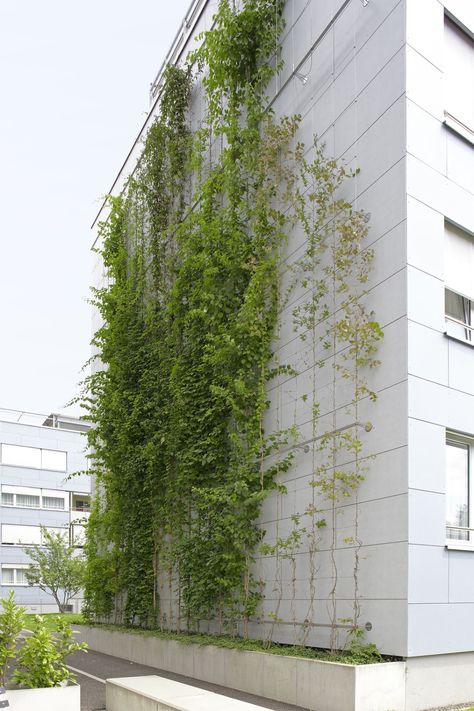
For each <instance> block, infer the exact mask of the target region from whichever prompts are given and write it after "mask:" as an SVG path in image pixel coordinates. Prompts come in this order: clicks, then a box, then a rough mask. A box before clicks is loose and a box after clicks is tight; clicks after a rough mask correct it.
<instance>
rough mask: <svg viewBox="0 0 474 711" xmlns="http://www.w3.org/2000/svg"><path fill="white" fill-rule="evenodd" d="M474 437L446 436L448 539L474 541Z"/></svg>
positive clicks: (453, 434)
mask: <svg viewBox="0 0 474 711" xmlns="http://www.w3.org/2000/svg"><path fill="white" fill-rule="evenodd" d="M473 453H474V438H470V437H466V436H464V435H460V434H456V433H454V432H448V433H447V435H446V466H447V471H446V538H447V539H448V540H456V541H467V542H472V541H473V540H474V537H473V536H472V532H471V531H470V528H471V518H472V517H471V482H470V477H471V473H472V462H473V461H474V460H473Z"/></svg>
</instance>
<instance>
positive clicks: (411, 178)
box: [95, 0, 474, 708]
mask: <svg viewBox="0 0 474 711" xmlns="http://www.w3.org/2000/svg"><path fill="white" fill-rule="evenodd" d="M215 7H216V4H215V3H214V2H206V1H204V0H197V1H196V2H194V3H192V5H191V8H190V10H189V12H188V15H187V17H186V20H185V22H184V23H183V28H182V29H181V31H180V32H179V33H178V35H177V37H176V39H175V41H174V43H173V46H172V47H171V49H170V52H169V54H168V57H167V61H168V62H176V63H179V62H181V61H183V60H184V59H185V57H186V54H187V52H188V50H189V49H190V48H193V47H194V46H195V44H194V37H195V36H196V35H197V34H198V33H199V32H202V31H203V30H205V29H208V28H209V27H210V26H211V24H212V15H213V12H214V11H215ZM284 15H285V20H286V27H285V30H284V33H283V39H282V58H283V60H284V68H283V71H282V73H281V75H279V76H278V77H276V78H275V79H274V80H273V81H272V85H271V86H270V87H269V89H268V97H269V102H270V103H271V105H272V107H273V110H274V111H275V114H276V116H277V117H278V116H282V115H291V114H295V113H298V114H301V116H302V122H301V128H300V136H299V137H300V138H301V140H303V141H305V142H306V143H307V144H309V143H311V141H312V137H313V135H315V134H317V136H318V137H319V139H320V140H321V141H322V142H323V143H324V145H325V152H326V154H327V155H329V156H333V157H335V158H337V159H338V160H341V161H345V162H346V163H347V164H348V165H350V166H352V167H354V168H356V167H358V168H360V174H359V175H357V177H356V178H355V179H354V180H353V181H352V182H351V183H350V185H349V186H348V187H347V188H346V193H345V197H347V198H348V199H349V200H350V201H351V202H352V203H353V204H354V206H355V207H356V208H361V209H363V210H365V211H366V212H368V213H370V217H371V219H370V236H369V242H370V245H371V246H372V247H373V249H374V251H375V263H374V270H373V273H372V274H371V277H370V282H369V285H368V289H369V295H368V301H369V303H370V305H371V307H372V308H373V309H374V311H375V314H376V318H377V320H378V321H379V323H380V325H381V326H382V328H383V330H384V334H385V335H384V339H383V341H382V343H381V346H380V351H379V356H380V360H381V365H380V367H378V368H377V369H376V370H375V371H374V373H373V375H372V376H371V387H373V388H374V389H375V390H376V391H377V394H378V399H377V402H376V403H375V404H372V403H370V404H367V406H365V405H362V407H361V410H362V412H361V414H360V417H361V420H362V421H363V422H365V421H371V422H372V423H373V428H372V430H371V431H370V432H365V431H364V432H363V433H362V438H363V440H364V446H367V448H368V450H369V451H370V452H371V453H373V454H374V455H375V456H374V459H373V461H372V463H371V465H370V471H369V472H368V474H367V476H366V479H365V481H364V482H363V484H362V486H361V488H360V490H359V493H358V501H357V502H355V501H354V500H349V501H346V502H344V505H342V504H341V506H340V510H339V512H338V517H337V524H336V525H337V529H338V530H337V541H338V542H337V547H336V551H335V554H336V556H337V558H338V563H339V579H338V588H337V604H338V611H337V612H338V618H346V617H347V616H350V614H351V612H350V610H351V606H352V603H353V592H352V587H351V586H352V584H353V583H352V569H353V555H354V546H353V544H352V545H351V543H350V538H351V535H352V532H353V527H354V524H353V517H354V511H355V507H356V506H357V510H358V519H359V523H358V525H359V536H360V539H361V541H362V547H361V550H360V581H359V593H360V608H361V613H360V621H361V624H362V626H364V627H365V628H366V630H367V635H366V637H367V640H369V641H373V642H375V643H376V644H377V645H378V647H379V649H380V650H381V652H382V653H384V654H388V655H397V656H400V657H404V658H410V659H413V663H414V666H412V667H411V669H412V671H411V672H410V673H413V674H424V673H425V672H426V674H427V676H425V677H423V679H424V681H423V683H424V684H425V685H426V686H427V687H429V686H431V687H432V689H433V692H432V696H431V697H430V698H429V699H428V701H432V702H433V703H432V704H431V705H432V706H438V705H440V704H442V703H445V702H449V701H453V700H455V699H453V698H452V694H451V697H449V691H448V689H447V687H448V686H449V683H448V682H446V677H444V676H443V670H446V669H448V668H453V665H454V666H455V667H458V668H459V669H460V670H463V673H462V674H461V675H460V676H458V677H457V678H456V679H457V680H456V684H457V691H456V693H457V697H458V698H459V700H465V699H466V700H468V699H471V700H472V699H473V698H474V682H473V681H472V679H473V678H474V674H473V673H472V672H473V665H474V1H473V0H287V2H286V5H285V10H284ZM160 81H161V72H160V73H159V74H158V76H157V78H156V80H155V82H154V84H153V86H152V92H151V97H152V106H151V110H150V114H149V117H148V118H147V121H146V123H145V125H144V126H143V129H142V131H141V132H140V135H139V137H138V139H137V141H136V142H135V144H134V145H133V147H132V150H131V152H130V154H129V155H128V157H127V158H126V160H125V163H124V165H123V167H122V169H121V171H120V173H119V175H118V177H117V179H116V181H115V183H114V184H113V187H112V193H114V194H118V193H120V191H121V189H122V187H123V185H124V181H125V179H126V177H127V176H128V175H129V174H130V173H131V172H132V171H133V168H134V166H135V165H136V162H137V160H138V159H139V155H140V150H141V143H140V138H141V137H142V136H143V135H144V134H145V133H146V130H147V127H148V126H149V125H150V123H151V122H152V121H153V117H154V115H156V112H157V111H158V108H159V87H160ZM199 101H200V96H199V91H198V90H197V89H195V90H194V91H193V98H192V102H194V104H193V107H194V108H196V111H195V114H196V115H198V114H199V110H198V109H199V106H198V104H199ZM193 107H192V108H193ZM191 115H193V111H191ZM105 210H106V208H103V210H102V211H101V212H100V213H99V216H98V218H97V220H96V223H95V225H97V221H98V220H100V219H104V218H106V211H105ZM288 249H289V252H291V240H290V245H289V247H288ZM96 270H97V271H96V274H97V279H99V278H100V274H101V266H100V263H99V262H98V263H97V267H96ZM285 318H289V312H288V313H285V312H284V313H283V315H282V320H283V321H284V319H285ZM287 332H288V329H286V333H287ZM281 333H282V334H285V328H282V329H281ZM291 341H293V343H295V341H294V337H291V336H288V333H287V337H286V340H285V336H284V335H282V336H281V337H280V341H279V343H278V349H280V350H281V352H282V353H284V357H282V362H290V364H292V365H295V366H298V364H299V362H300V357H299V355H300V354H299V350H298V349H299V348H301V345H299V346H298V345H297V346H295V347H294V348H293V349H292V347H291V346H290V342H291ZM307 377H309V376H307ZM304 378H305V375H304V373H303V374H299V375H298V376H288V378H287V379H286V380H285V381H284V382H279V384H278V385H277V389H276V392H271V393H270V400H271V402H272V405H271V409H270V412H269V418H270V419H271V418H272V417H273V416H274V415H275V412H276V408H277V407H279V408H280V419H283V423H282V425H281V426H284V425H285V424H292V423H295V424H296V425H297V427H298V428H299V429H300V432H301V433H302V434H301V436H302V439H305V434H304V433H305V423H307V421H308V419H309V418H308V414H307V411H305V410H304V408H300V409H299V410H297V413H296V421H295V419H294V418H295V414H294V413H295V409H294V408H293V403H294V401H295V399H296V397H297V393H301V392H303V391H304V390H305V382H304ZM306 389H307V388H306ZM320 395H322V396H323V395H324V393H323V392H322V390H321V393H320ZM321 400H322V398H321ZM277 403H279V405H277ZM343 406H344V402H339V403H338V405H337V407H338V408H340V411H341V418H340V420H339V421H340V422H341V423H343V422H344V418H343V415H342V412H343V409H344V407H343ZM326 412H327V413H328V414H330V413H331V412H332V411H331V408H330V406H329V405H328V406H327V410H326ZM285 413H287V414H288V422H286V421H285ZM322 414H323V415H324V414H325V413H324V412H323V413H322ZM336 414H337V413H336ZM306 436H307V435H306ZM311 466H312V464H311V452H305V451H304V450H303V449H301V450H299V452H298V456H297V457H296V458H295V460H294V462H293V464H292V466H291V468H290V470H289V471H288V472H286V473H285V474H284V475H282V483H284V484H285V486H286V488H287V492H288V493H287V494H286V495H285V496H280V495H278V494H277V493H275V494H271V495H270V496H269V497H268V499H267V500H266V502H265V503H264V506H263V510H262V515H261V520H260V523H261V526H262V528H264V529H265V531H266V535H267V537H269V539H270V540H272V539H274V538H275V536H276V535H277V534H276V531H275V526H276V519H277V516H276V514H275V512H276V509H277V507H279V527H280V528H279V530H280V535H281V531H282V530H283V531H285V530H286V532H288V531H289V530H290V527H291V516H292V515H293V514H295V513H297V512H301V511H303V510H304V508H305V506H306V505H307V498H308V486H307V482H308V479H309V477H310V475H311ZM285 522H286V528H285ZM345 541H349V542H348V543H347V542H345ZM322 548H323V550H322V551H321V556H320V559H319V566H320V567H319V573H320V575H321V579H322V580H326V582H327V585H326V586H324V585H323V591H324V587H325V588H326V590H329V588H330V587H331V585H332V581H331V580H330V576H331V573H330V570H331V568H330V563H329V557H330V556H329V546H326V550H324V540H323V543H322ZM272 566H273V567H272ZM307 567H308V553H307V552H305V551H304V550H303V551H301V552H300V553H299V556H298V565H297V583H298V594H297V597H296V599H292V600H290V598H289V596H288V597H287V598H285V597H283V599H282V600H281V604H280V607H279V617H280V618H281V620H282V621H281V623H279V624H277V625H276V630H277V632H276V634H275V638H276V640H277V641H281V642H288V643H292V642H293V641H294V626H295V624H296V625H300V626H303V625H304V624H305V623H306V624H307V622H308V621H307V620H305V614H306V610H307V609H308V594H309V593H308V588H307V585H305V583H306V582H307V578H308V572H307ZM261 569H262V570H263V571H264V573H265V572H266V575H267V579H268V580H269V584H268V585H267V590H268V591H270V592H268V593H267V594H266V596H265V600H264V601H263V604H262V608H263V609H262V615H261V620H260V621H259V622H258V623H257V622H255V624H254V625H253V626H251V634H254V635H255V636H261V635H262V634H263V632H262V620H263V622H265V619H266V618H267V619H268V617H269V616H270V615H271V613H272V610H273V609H274V606H273V603H274V601H273V600H272V595H271V589H272V583H271V576H272V575H274V574H275V573H274V569H275V568H274V562H272V561H271V560H270V559H269V560H263V561H261ZM272 571H273V573H272ZM286 582H288V581H286ZM326 597H327V595H326ZM317 604H318V605H319V612H318V620H319V623H318V625H315V626H313V627H312V628H311V630H310V632H309V634H308V637H307V641H306V643H307V644H310V645H313V646H326V645H327V644H328V634H329V632H328V628H329V620H328V619H327V612H325V610H326V599H325V595H324V592H323V594H321V598H320V599H318V600H317ZM325 615H326V623H327V624H326V626H325ZM290 621H291V622H290ZM420 678H422V677H421V676H420ZM443 695H444V696H443ZM429 705H430V704H429V703H425V706H424V708H426V707H427V706H429ZM412 707H413V708H415V707H416V703H415V702H413V704H412Z"/></svg>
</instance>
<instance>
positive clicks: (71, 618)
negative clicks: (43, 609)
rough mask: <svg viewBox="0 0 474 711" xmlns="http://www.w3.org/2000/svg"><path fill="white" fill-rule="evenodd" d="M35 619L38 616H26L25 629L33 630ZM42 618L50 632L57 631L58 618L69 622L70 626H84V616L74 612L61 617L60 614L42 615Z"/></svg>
mask: <svg viewBox="0 0 474 711" xmlns="http://www.w3.org/2000/svg"><path fill="white" fill-rule="evenodd" d="M35 617H36V615H27V616H26V622H25V629H27V630H33V627H34V624H35ZM41 617H42V618H43V620H44V624H45V627H46V628H47V629H48V630H50V631H51V630H54V629H55V627H56V625H55V620H57V618H58V617H62V618H63V619H65V620H67V621H68V622H69V624H70V625H80V624H84V620H83V618H82V615H79V614H76V613H72V612H71V613H64V614H62V615H59V614H58V613H49V614H46V615H41Z"/></svg>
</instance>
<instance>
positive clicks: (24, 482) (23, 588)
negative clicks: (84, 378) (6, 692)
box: [0, 409, 91, 614]
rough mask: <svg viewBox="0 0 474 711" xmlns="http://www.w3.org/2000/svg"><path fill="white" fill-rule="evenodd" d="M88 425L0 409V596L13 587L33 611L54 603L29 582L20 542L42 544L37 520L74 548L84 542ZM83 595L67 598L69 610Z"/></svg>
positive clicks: (77, 605) (53, 606) (88, 490)
mask: <svg viewBox="0 0 474 711" xmlns="http://www.w3.org/2000/svg"><path fill="white" fill-rule="evenodd" d="M87 429H88V425H87V424H86V423H84V422H83V421H81V420H79V419H76V418H72V417H67V416H64V417H63V416H61V415H54V414H53V415H49V416H46V415H38V414H32V413H27V412H16V411H13V410H6V409H5V410H4V409H0V486H1V503H0V512H1V513H0V527H1V538H0V540H1V544H0V568H1V588H0V589H1V596H2V597H3V598H5V597H7V596H8V594H9V593H10V590H13V591H14V593H15V601H16V602H17V603H18V604H21V605H24V606H25V607H26V608H27V610H28V611H29V612H32V613H33V612H34V613H38V614H42V613H47V612H57V611H58V608H57V605H56V604H55V602H54V599H53V598H52V596H51V595H48V594H47V593H45V592H43V591H42V590H40V589H39V588H38V587H36V586H28V583H27V581H26V578H25V569H26V568H27V567H28V564H29V562H30V559H29V557H28V555H27V554H26V553H25V551H24V546H27V545H29V544H38V545H41V543H42V534H41V528H40V527H41V526H45V527H46V528H48V529H49V530H51V531H54V532H56V533H62V534H64V536H65V537H66V538H67V540H68V541H70V543H71V544H73V545H76V546H77V547H78V553H79V552H80V549H81V547H82V545H83V541H84V525H85V523H86V521H87V517H88V516H89V509H90V493H91V480H90V477H89V476H88V474H87V468H88V466H87V465H88V463H87V458H86V454H85V447H86V440H85V437H84V432H86V431H87ZM79 472H80V474H78V475H77V476H73V475H75V474H77V473H79ZM81 596H82V593H81V595H80V596H78V598H77V599H74V600H72V601H71V603H70V604H72V609H73V611H78V610H79V609H80V607H81V603H82V600H81Z"/></svg>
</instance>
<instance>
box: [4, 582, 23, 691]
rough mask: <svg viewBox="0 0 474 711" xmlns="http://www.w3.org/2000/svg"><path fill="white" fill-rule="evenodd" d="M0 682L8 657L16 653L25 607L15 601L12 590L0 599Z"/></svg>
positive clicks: (5, 669)
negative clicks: (4, 597)
mask: <svg viewBox="0 0 474 711" xmlns="http://www.w3.org/2000/svg"><path fill="white" fill-rule="evenodd" d="M0 605H1V607H2V611H1V613H0V684H1V685H2V686H4V685H5V680H6V674H7V671H8V665H9V661H10V659H13V658H14V657H15V654H16V648H17V642H18V637H19V635H20V632H21V631H22V629H23V626H24V624H25V612H26V610H25V608H24V607H20V605H17V604H16V603H15V599H14V595H13V590H10V595H9V596H8V597H7V598H6V599H4V600H0Z"/></svg>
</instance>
